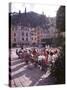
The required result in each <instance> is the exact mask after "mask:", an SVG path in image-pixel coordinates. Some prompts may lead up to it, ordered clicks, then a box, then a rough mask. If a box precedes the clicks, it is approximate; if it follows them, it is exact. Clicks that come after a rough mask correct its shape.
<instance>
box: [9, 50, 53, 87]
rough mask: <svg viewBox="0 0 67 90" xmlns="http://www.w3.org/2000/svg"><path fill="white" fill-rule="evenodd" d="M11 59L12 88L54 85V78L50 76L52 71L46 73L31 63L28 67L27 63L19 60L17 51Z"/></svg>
mask: <svg viewBox="0 0 67 90" xmlns="http://www.w3.org/2000/svg"><path fill="white" fill-rule="evenodd" d="M11 57H12V58H11V66H10V68H11V73H10V74H11V87H27V86H40V85H51V84H53V83H54V82H53V81H54V78H53V77H51V76H50V70H47V72H46V73H45V72H44V71H41V70H40V68H39V67H34V65H33V64H31V63H30V64H28V65H26V64H25V62H23V61H22V60H21V59H18V57H17V55H16V54H15V51H14V52H12V55H11Z"/></svg>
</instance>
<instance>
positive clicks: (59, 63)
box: [52, 6, 65, 84]
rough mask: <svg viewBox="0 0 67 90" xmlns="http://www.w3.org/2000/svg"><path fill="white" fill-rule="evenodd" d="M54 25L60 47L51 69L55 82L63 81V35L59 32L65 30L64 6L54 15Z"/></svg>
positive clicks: (61, 82)
mask: <svg viewBox="0 0 67 90" xmlns="http://www.w3.org/2000/svg"><path fill="white" fill-rule="evenodd" d="M56 26H57V29H58V37H57V42H56V43H57V44H58V45H59V46H61V47H62V50H61V53H60V56H59V57H58V59H57V60H56V62H55V65H54V67H53V69H52V74H53V75H54V76H55V77H56V79H57V82H56V83H57V84H64V83H65V36H64V37H63V36H62V35H61V32H65V6H60V8H59V9H58V11H57V16H56Z"/></svg>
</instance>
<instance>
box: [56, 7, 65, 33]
mask: <svg viewBox="0 0 67 90" xmlns="http://www.w3.org/2000/svg"><path fill="white" fill-rule="evenodd" d="M56 27H57V29H58V31H60V32H65V6H60V8H59V9H58V11H57V17H56Z"/></svg>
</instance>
